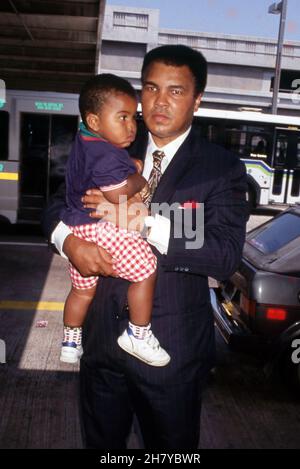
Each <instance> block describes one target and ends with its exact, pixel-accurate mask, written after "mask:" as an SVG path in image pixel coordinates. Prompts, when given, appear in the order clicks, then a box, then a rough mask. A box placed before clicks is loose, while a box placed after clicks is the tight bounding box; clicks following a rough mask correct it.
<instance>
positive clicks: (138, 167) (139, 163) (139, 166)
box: [132, 158, 144, 174]
mask: <svg viewBox="0 0 300 469" xmlns="http://www.w3.org/2000/svg"><path fill="white" fill-rule="evenodd" d="M132 161H133V162H134V164H135V167H136V170H137V172H138V173H139V174H142V172H143V168H144V164H143V162H142V161H141V160H138V159H137V158H132Z"/></svg>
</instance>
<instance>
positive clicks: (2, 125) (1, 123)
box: [0, 111, 9, 161]
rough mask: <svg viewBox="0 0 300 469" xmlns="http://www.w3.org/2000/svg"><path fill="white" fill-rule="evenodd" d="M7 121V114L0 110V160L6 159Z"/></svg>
mask: <svg viewBox="0 0 300 469" xmlns="http://www.w3.org/2000/svg"><path fill="white" fill-rule="evenodd" d="M8 121H9V114H8V112H6V111H0V160H2V161H4V160H7V159H8Z"/></svg>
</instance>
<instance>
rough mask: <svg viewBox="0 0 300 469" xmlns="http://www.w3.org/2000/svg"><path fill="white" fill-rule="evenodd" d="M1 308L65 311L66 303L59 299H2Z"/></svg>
mask: <svg viewBox="0 0 300 469" xmlns="http://www.w3.org/2000/svg"><path fill="white" fill-rule="evenodd" d="M0 309H23V310H28V309H29V310H34V311H63V310H64V303H63V302H59V301H10V300H7V301H6V300H0Z"/></svg>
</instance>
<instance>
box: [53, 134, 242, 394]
mask: <svg viewBox="0 0 300 469" xmlns="http://www.w3.org/2000/svg"><path fill="white" fill-rule="evenodd" d="M146 143H147V139H145V138H143V137H142V138H141V139H140V140H139V139H138V140H137V142H136V146H135V148H133V149H132V154H134V155H135V156H136V155H141V153H143V152H145V149H146ZM245 191H246V172H245V167H244V165H243V163H242V162H241V161H240V160H239V159H238V157H237V156H235V155H234V154H232V153H230V152H228V151H226V150H225V149H223V148H220V147H217V146H215V145H212V144H210V143H208V142H206V141H205V140H203V139H202V138H201V137H200V136H199V134H198V130H197V129H196V128H194V127H193V128H192V130H191V132H190V134H189V136H188V137H187V139H186V140H185V141H184V142H183V144H182V145H181V147H180V148H179V150H178V151H177V153H176V155H175V156H174V158H173V159H172V161H171V163H170V164H169V166H168V168H167V169H166V171H165V173H164V174H163V176H162V178H161V180H160V183H159V186H158V188H157V190H156V192H155V195H154V198H153V202H157V203H163V202H168V203H169V204H172V203H174V202H179V203H180V204H182V203H184V202H186V201H190V200H193V201H197V202H200V203H204V207H205V214H204V225H205V232H204V244H203V247H202V248H201V249H197V250H187V249H186V248H185V241H186V239H185V238H175V237H174V236H173V231H172V230H171V231H172V233H171V238H170V243H169V249H168V253H167V255H160V254H159V253H158V252H157V251H156V252H155V253H156V254H157V257H158V278H157V285H156V292H155V299H154V304H153V316H152V328H153V331H154V333H155V334H156V336H157V337H158V338H159V340H160V342H161V344H162V345H163V347H164V348H165V349H166V350H167V351H168V352H169V353H170V355H171V357H172V358H171V362H170V364H169V365H168V366H166V367H163V368H160V369H158V368H155V367H147V366H146V367H145V365H144V364H143V363H142V362H140V361H139V360H136V359H135V358H132V357H131V356H130V355H128V354H126V353H124V352H123V351H122V350H121V349H120V348H119V347H118V345H117V342H116V339H117V337H118V336H119V335H120V333H121V332H122V331H123V330H124V328H125V326H126V322H127V310H126V308H124V306H125V305H126V292H127V288H128V282H127V281H125V280H122V279H115V278H101V279H100V281H99V285H98V289H97V294H96V296H95V299H94V301H93V304H92V306H91V308H90V311H89V314H88V317H87V319H86V323H85V327H84V343H83V345H84V351H85V353H84V356H83V360H84V362H85V363H86V365H87V366H90V367H93V366H97V367H99V366H101V365H102V366H104V367H109V368H111V369H116V370H119V369H122V370H123V371H124V372H125V373H126V374H127V376H128V377H129V378H132V379H135V380H139V381H140V383H141V384H142V383H143V381H144V379H146V378H147V381H150V382H151V383H152V384H153V386H155V384H163V383H166V385H168V386H169V385H172V384H176V383H179V382H181V383H182V382H188V381H191V380H193V379H195V378H200V379H202V378H204V377H205V375H206V373H207V371H208V370H209V369H210V367H211V365H212V363H213V360H214V328H213V317H212V313H211V309H210V303H209V289H208V276H211V277H214V278H216V279H224V278H226V277H229V276H230V275H231V274H232V273H233V272H234V271H235V270H236V269H237V267H238V264H239V262H240V258H241V254H242V248H243V244H244V238H245V226H246V221H247V218H248V210H247V204H246V199H245ZM62 200H63V199H62V198H60V197H58V198H57V199H56V200H55V201H54V202H53V204H52V205H51V206H50V207H49V209H48V212H47V213H46V216H45V219H44V226H45V228H46V231H48V232H51V231H52V229H53V227H54V226H55V223H57V221H58V215H59V210H60V207H61V206H62V204H63V202H62ZM146 374H147V376H146Z"/></svg>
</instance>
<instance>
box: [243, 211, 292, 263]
mask: <svg viewBox="0 0 300 469" xmlns="http://www.w3.org/2000/svg"><path fill="white" fill-rule="evenodd" d="M298 236H300V217H299V216H297V215H295V214H294V213H285V214H284V215H282V216H280V217H278V218H276V219H275V220H273V221H272V222H270V223H269V224H268V225H266V227H265V229H264V230H263V231H260V232H259V233H258V234H257V235H254V236H253V237H251V235H250V237H249V238H248V240H247V241H248V243H249V244H251V245H252V246H254V247H255V248H256V249H258V250H259V251H261V252H262V253H264V254H270V253H272V252H274V251H277V250H278V249H280V248H281V247H282V246H284V245H285V244H288V243H290V242H291V241H292V240H293V239H295V238H297V237H298Z"/></svg>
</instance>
